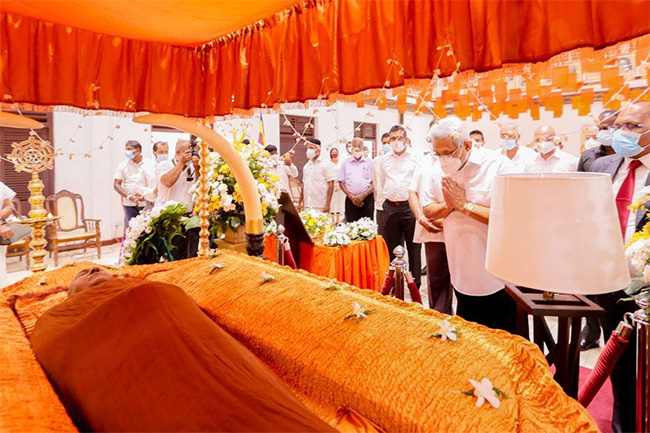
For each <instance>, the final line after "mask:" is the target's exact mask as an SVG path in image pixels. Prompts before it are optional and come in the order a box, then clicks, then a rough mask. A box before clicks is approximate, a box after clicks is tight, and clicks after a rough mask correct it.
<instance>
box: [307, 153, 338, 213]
mask: <svg viewBox="0 0 650 433" xmlns="http://www.w3.org/2000/svg"><path fill="white" fill-rule="evenodd" d="M337 174H338V173H337V172H336V167H335V166H334V164H332V163H331V162H330V161H325V160H323V159H321V158H319V159H317V160H316V162H314V161H312V160H309V161H308V162H307V164H305V167H304V168H303V169H302V182H303V196H304V201H305V207H308V208H314V209H321V210H322V209H323V208H324V207H325V206H326V204H327V189H328V183H329V182H333V181H335V180H336V175H337Z"/></svg>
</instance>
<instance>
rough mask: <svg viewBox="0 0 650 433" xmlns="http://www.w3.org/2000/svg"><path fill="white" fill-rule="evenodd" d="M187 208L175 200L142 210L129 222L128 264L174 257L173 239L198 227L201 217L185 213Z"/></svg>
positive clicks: (124, 257) (125, 257)
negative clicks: (188, 215) (189, 215)
mask: <svg viewBox="0 0 650 433" xmlns="http://www.w3.org/2000/svg"><path fill="white" fill-rule="evenodd" d="M186 212H187V207H185V206H184V205H182V204H180V203H177V202H175V201H168V202H166V203H163V204H162V205H158V206H155V207H154V208H153V209H151V210H149V211H142V212H140V214H139V215H138V216H137V217H135V218H133V219H132V220H131V221H130V222H129V228H128V229H127V231H126V236H125V238H124V244H123V246H122V260H123V261H124V263H125V264H127V265H144V264H151V263H158V262H160V261H167V260H172V255H171V250H172V249H173V246H172V239H174V238H175V237H176V236H183V233H184V231H185V230H189V229H191V228H194V227H198V226H199V218H198V216H193V217H191V218H189V217H187V216H185V213H186Z"/></svg>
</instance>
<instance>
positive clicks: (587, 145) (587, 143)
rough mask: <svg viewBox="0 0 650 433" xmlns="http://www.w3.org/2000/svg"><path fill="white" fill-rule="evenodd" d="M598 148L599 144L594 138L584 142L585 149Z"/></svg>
mask: <svg viewBox="0 0 650 433" xmlns="http://www.w3.org/2000/svg"><path fill="white" fill-rule="evenodd" d="M598 146H600V143H598V140H596V139H595V138H589V139H587V141H585V149H593V148H594V147H598Z"/></svg>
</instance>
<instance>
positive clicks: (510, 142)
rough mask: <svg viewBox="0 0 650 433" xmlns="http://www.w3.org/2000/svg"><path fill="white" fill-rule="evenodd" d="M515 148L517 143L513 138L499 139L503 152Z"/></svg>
mask: <svg viewBox="0 0 650 433" xmlns="http://www.w3.org/2000/svg"><path fill="white" fill-rule="evenodd" d="M515 146H517V142H516V141H515V139H513V138H509V139H505V138H502V139H501V147H503V148H504V149H505V150H512V149H514V148H515Z"/></svg>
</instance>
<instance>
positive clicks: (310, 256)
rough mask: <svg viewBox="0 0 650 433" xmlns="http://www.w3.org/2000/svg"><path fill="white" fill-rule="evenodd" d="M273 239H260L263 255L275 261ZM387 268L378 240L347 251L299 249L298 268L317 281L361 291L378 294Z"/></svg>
mask: <svg viewBox="0 0 650 433" xmlns="http://www.w3.org/2000/svg"><path fill="white" fill-rule="evenodd" d="M275 248H276V242H275V236H267V237H266V238H265V239H264V255H265V256H266V258H267V259H269V260H271V261H276V250H275ZM389 265H390V256H389V255H388V247H387V246H386V242H385V241H384V239H383V238H382V237H381V236H377V238H375V239H372V240H370V241H365V242H356V241H355V242H352V244H351V245H350V246H347V247H338V248H333V247H326V246H324V245H309V244H306V243H301V245H300V267H301V269H304V270H306V271H308V272H311V273H312V274H315V275H319V276H321V277H326V278H333V279H336V280H339V281H343V282H344V283H348V284H351V285H353V286H356V287H360V288H362V289H370V290H375V291H379V290H380V289H381V286H382V284H383V283H384V279H385V278H386V272H387V271H388V266H389Z"/></svg>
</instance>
